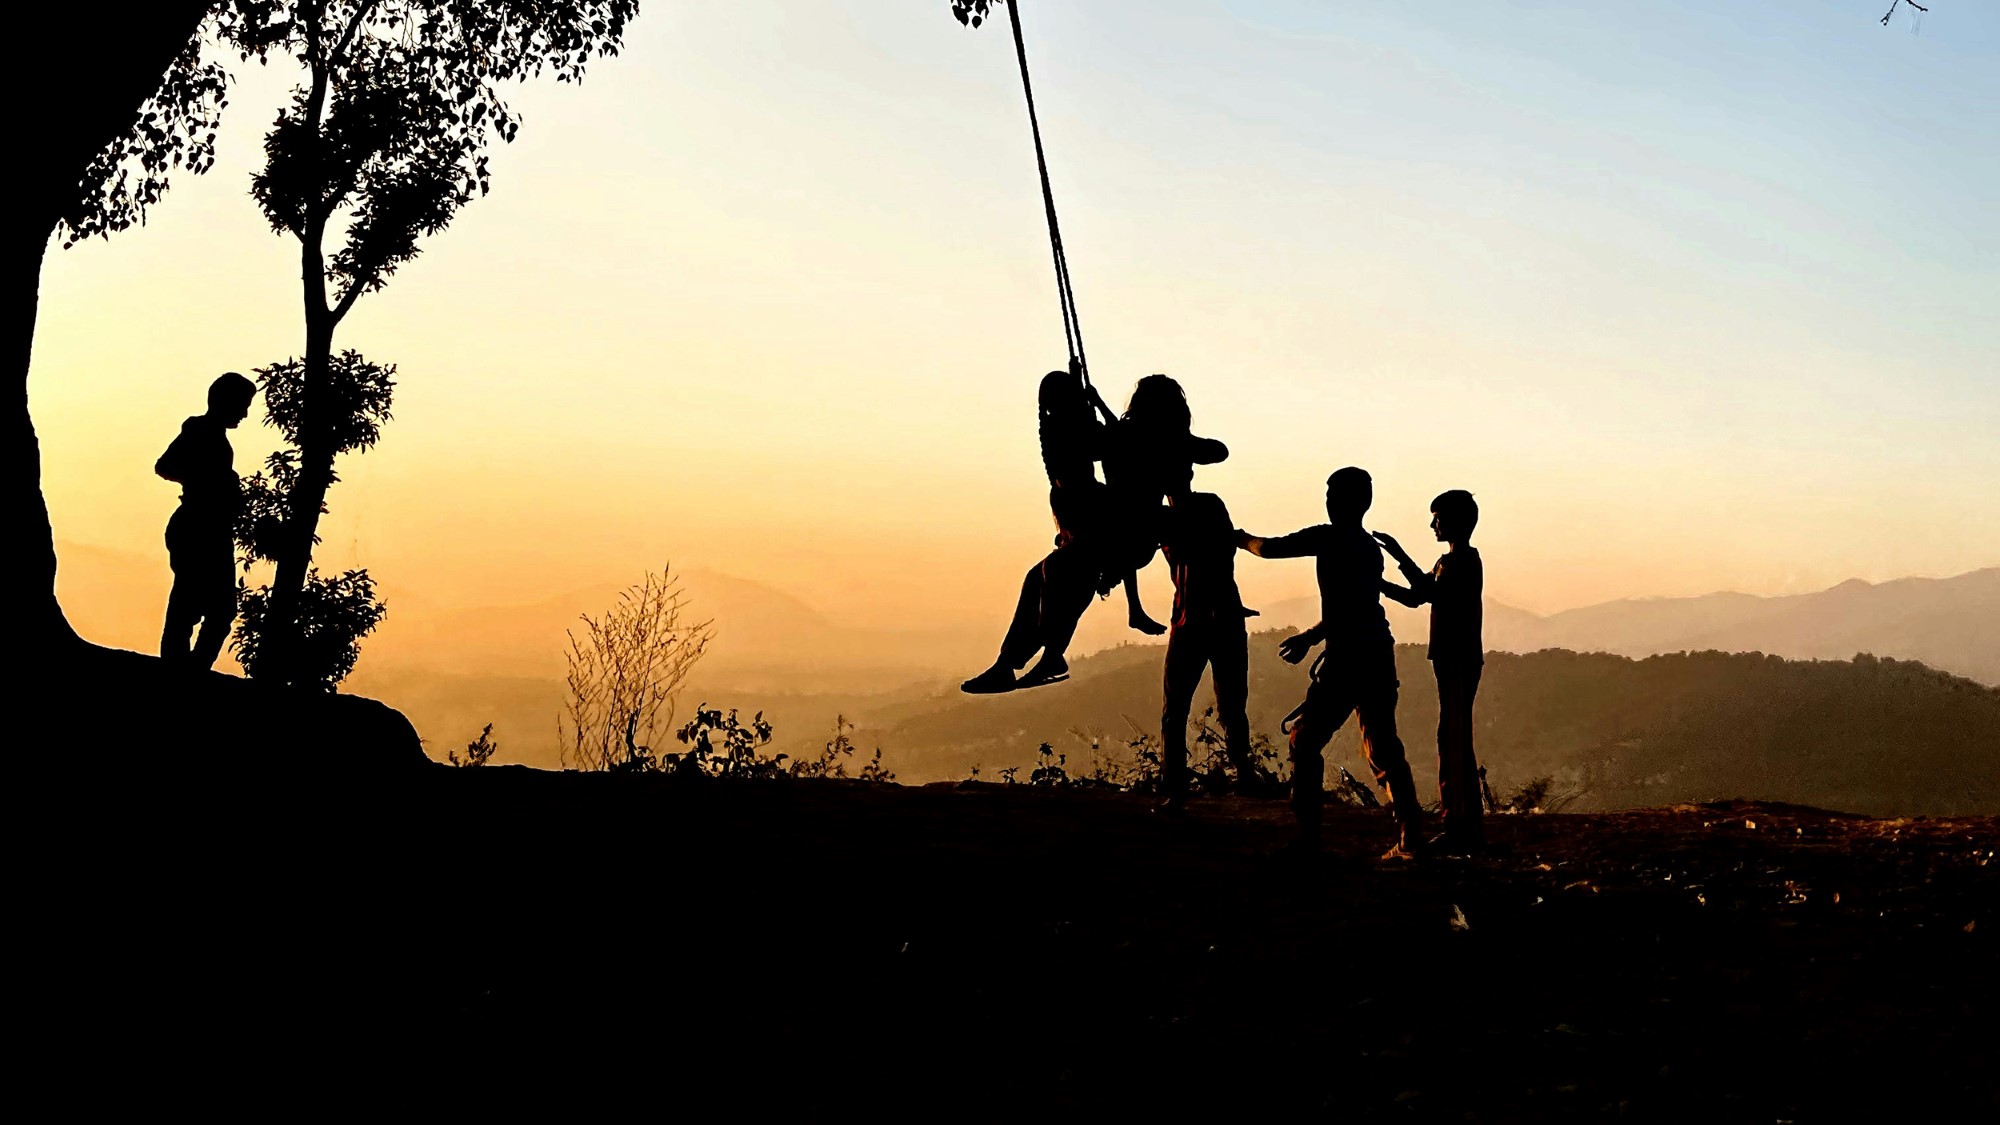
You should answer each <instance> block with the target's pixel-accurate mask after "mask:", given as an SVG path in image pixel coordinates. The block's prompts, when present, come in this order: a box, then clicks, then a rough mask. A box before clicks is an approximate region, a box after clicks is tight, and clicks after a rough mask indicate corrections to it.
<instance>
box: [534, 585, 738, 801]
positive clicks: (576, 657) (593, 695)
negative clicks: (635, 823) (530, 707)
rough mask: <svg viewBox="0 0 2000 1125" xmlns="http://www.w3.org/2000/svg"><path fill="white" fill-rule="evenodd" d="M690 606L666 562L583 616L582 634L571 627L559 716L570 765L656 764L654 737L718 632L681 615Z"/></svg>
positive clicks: (668, 722) (665, 726)
mask: <svg viewBox="0 0 2000 1125" xmlns="http://www.w3.org/2000/svg"><path fill="white" fill-rule="evenodd" d="M686 608H687V597H686V595H685V594H684V593H683V592H682V590H681V588H680V579H679V578H678V577H677V576H675V575H674V574H672V573H671V572H670V570H669V569H667V568H662V569H661V571H660V572H659V573H658V574H654V573H652V572H650V571H648V572H647V574H646V577H645V580H644V581H642V582H641V583H639V584H638V585H636V586H633V587H632V588H631V589H628V590H626V591H625V592H623V593H621V594H619V595H618V604H617V605H615V606H613V607H611V608H610V609H609V610H607V611H605V613H604V614H603V615H602V616H600V617H591V616H590V615H588V614H585V615H583V616H582V619H581V620H582V622H583V628H582V631H581V635H579V633H578V631H577V630H575V629H571V630H569V631H568V632H567V633H566V635H567V636H568V638H569V649H568V651H566V652H564V653H563V659H564V661H565V662H566V663H567V664H568V666H569V668H568V673H567V675H565V676H564V681H563V682H564V686H565V687H566V689H567V691H568V699H567V701H566V702H565V704H564V708H563V712H562V714H560V715H558V716H557V717H556V736H557V743H558V745H559V746H560V748H561V753H562V763H563V766H564V767H565V768H568V769H581V770H645V769H653V768H657V766H656V765H655V764H654V763H655V762H656V760H657V759H656V758H655V756H654V752H653V749H652V747H653V742H654V739H655V738H656V737H657V736H658V734H659V733H660V731H662V730H672V729H673V722H674V701H675V698H676V696H677V695H678V694H679V692H680V687H681V683H682V681H684V680H685V679H687V675H688V672H689V671H691V670H692V669H693V668H694V665H695V662H696V661H699V660H700V659H701V657H702V653H703V652H705V651H707V648H708V642H709V641H710V640H711V639H712V638H713V637H714V635H715V633H714V629H713V628H712V627H711V626H712V625H713V624H714V623H713V622H712V621H703V622H700V623H698V624H689V623H686V622H684V621H683V620H682V618H683V616H684V614H685V610H686Z"/></svg>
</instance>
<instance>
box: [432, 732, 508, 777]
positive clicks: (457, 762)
mask: <svg viewBox="0 0 2000 1125" xmlns="http://www.w3.org/2000/svg"><path fill="white" fill-rule="evenodd" d="M499 749H500V744H499V743H497V742H495V741H493V724H492V723H487V724H486V729H485V730H482V731H480V732H479V737H478V738H476V739H474V740H473V741H471V742H468V743H466V744H465V757H463V758H461V757H459V756H458V751H456V750H452V751H449V752H447V753H446V755H445V756H446V757H447V758H450V759H451V764H452V765H454V766H461V767H466V768H471V767H474V766H483V765H485V764H486V763H487V762H488V761H491V760H492V758H493V755H494V753H495V752H497V751H498V750H499Z"/></svg>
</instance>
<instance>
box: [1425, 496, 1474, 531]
mask: <svg viewBox="0 0 2000 1125" xmlns="http://www.w3.org/2000/svg"><path fill="white" fill-rule="evenodd" d="M1431 511H1433V512H1436V513H1437V514H1438V515H1441V516H1443V517H1444V518H1446V519H1448V520H1450V521H1452V522H1453V523H1455V524H1459V525H1461V526H1463V527H1464V528H1465V530H1466V533H1467V534H1470V533H1471V532H1472V529H1473V528H1475V527H1478V526H1479V502H1478V501H1477V500H1474V499H1473V498H1472V493H1470V492H1467V491H1466V490H1464V489H1463V488H1454V489H1451V490H1450V491H1448V492H1440V493H1438V494H1437V498H1436V499H1434V500H1432V501H1431Z"/></svg>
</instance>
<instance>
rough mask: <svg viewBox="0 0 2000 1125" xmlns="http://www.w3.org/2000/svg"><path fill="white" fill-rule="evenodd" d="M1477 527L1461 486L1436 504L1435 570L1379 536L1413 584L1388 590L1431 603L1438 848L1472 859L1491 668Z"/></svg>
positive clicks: (1385, 588)
mask: <svg viewBox="0 0 2000 1125" xmlns="http://www.w3.org/2000/svg"><path fill="white" fill-rule="evenodd" d="M1477 526H1479V505H1478V503H1476V502H1475V501H1474V500H1473V499H1472V493H1470V492H1467V491H1465V490H1464V489H1459V488H1454V489H1452V490H1451V491H1450V492H1441V493H1439V494H1438V496H1437V499H1435V500H1432V501H1431V531H1432V532H1433V533H1434V534H1436V536H1437V538H1438V542H1440V543H1443V544H1444V545H1445V553H1444V554H1443V555H1441V556H1439V557H1438V561H1437V565H1436V566H1433V567H1432V568H1431V569H1430V571H1429V572H1428V573H1426V572H1425V571H1424V570H1422V569H1421V568H1419V567H1418V566H1417V564H1416V562H1415V561H1414V560H1412V559H1411V558H1410V555H1409V552H1407V551H1405V550H1403V545H1402V544H1400V543H1398V542H1396V540H1395V537H1394V536H1391V535H1386V534H1384V533H1382V532H1379V531H1378V532H1376V533H1375V538H1376V539H1378V540H1380V541H1381V543H1382V546H1383V547H1384V548H1386V549H1387V550H1388V552H1389V554H1391V555H1393V556H1394V557H1395V559H1396V565H1397V566H1398V567H1399V568H1400V569H1401V570H1402V572H1403V577H1404V578H1405V579H1407V580H1408V581H1409V583H1410V588H1409V589H1407V590H1406V589H1404V588H1403V587H1401V586H1398V585H1396V584H1395V583H1393V582H1384V583H1383V584H1382V592H1383V593H1385V594H1388V595H1389V596H1390V597H1392V598H1394V599H1396V600H1397V601H1399V602H1402V603H1403V604H1404V605H1408V606H1419V605H1423V604H1424V603H1425V602H1429V603H1430V607H1431V646H1430V658H1431V673H1432V674H1433V675H1435V676H1436V677H1437V687H1438V803H1439V805H1440V806H1441V807H1442V808H1443V810H1444V833H1443V835H1441V836H1439V837H1438V838H1437V839H1436V840H1433V841H1432V843H1433V844H1435V845H1437V846H1438V847H1439V849H1440V850H1442V851H1444V852H1446V853H1449V854H1455V855H1470V854H1472V853H1474V852H1477V851H1479V850H1480V849H1481V848H1482V847H1484V846H1485V843H1486V832H1485V822H1484V819H1483V815H1484V811H1483V810H1482V809H1481V807H1480V793H1479V760H1478V758H1477V757H1476V756H1475V755H1474V754H1473V752H1472V700H1473V697H1474V696H1476V695H1478V694H1479V674H1480V672H1481V671H1483V670H1484V669H1485V666H1486V648H1485V645H1484V644H1483V643H1482V642H1481V638H1480V625H1481V617H1482V616H1483V614H1484V611H1483V609H1482V604H1481V599H1482V596H1483V594H1484V593H1485V587H1486V570H1485V566H1484V564H1482V563H1481V562H1480V561H1479V550H1478V548H1476V547H1474V546H1472V529H1473V528H1475V527H1477Z"/></svg>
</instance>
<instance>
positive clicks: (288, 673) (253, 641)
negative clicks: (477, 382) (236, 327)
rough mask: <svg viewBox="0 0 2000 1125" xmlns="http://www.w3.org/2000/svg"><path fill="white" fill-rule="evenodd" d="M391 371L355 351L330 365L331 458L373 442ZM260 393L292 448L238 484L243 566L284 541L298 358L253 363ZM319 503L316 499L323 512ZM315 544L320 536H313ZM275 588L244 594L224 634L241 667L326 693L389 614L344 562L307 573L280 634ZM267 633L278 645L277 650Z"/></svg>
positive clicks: (385, 408) (293, 478) (295, 471)
mask: <svg viewBox="0 0 2000 1125" xmlns="http://www.w3.org/2000/svg"><path fill="white" fill-rule="evenodd" d="M395 375H396V369H395V368H394V367H384V366H381V365H379V364H373V363H369V362H368V361H367V360H365V359H363V358H361V353H359V352H356V351H352V350H349V351H344V352H341V353H340V354H339V355H337V356H334V357H333V359H332V361H331V362H330V363H329V364H328V366H327V380H326V384H325V395H324V400H323V406H324V408H325V409H326V411H327V413H328V414H329V415H330V416H331V418H332V421H333V424H332V426H331V427H330V430H329V432H328V434H327V440H328V441H329V442H330V444H331V445H332V447H333V452H334V454H335V455H336V456H337V455H339V454H342V453H349V452H357V451H361V450H366V449H369V448H371V447H372V446H374V444H375V442H376V441H377V440H378V439H379V438H380V437H381V436H382V423H384V422H387V421H388V420H389V406H390V401H391V398H392V396H393V395H394V393H395V389H396V381H395ZM257 377H258V379H257V381H258V384H259V389H260V390H262V391H263V398H264V417H265V420H266V421H268V422H270V424H271V425H273V426H276V427H277V428H278V431H279V432H280V433H282V434H284V435H285V440H286V441H288V442H290V443H291V448H289V449H281V450H278V451H277V452H276V453H273V454H271V457H270V459H269V460H268V461H266V462H265V465H264V470H263V471H262V472H260V473H257V474H256V475H255V476H252V477H251V478H250V479H249V480H246V481H244V482H243V506H242V509H241V510H240V512H239V513H238V515H237V523H236V549H237V558H238V560H239V561H240V562H241V563H242V566H243V570H244V572H245V573H248V572H249V571H250V569H251V567H252V566H253V565H254V564H256V563H258V562H278V561H280V559H281V556H282V552H283V551H284V550H285V548H286V547H287V545H288V543H289V539H290V537H289V535H288V534H287V522H286V521H287V518H288V516H289V514H290V512H291V510H292V504H293V498H294V496H295V495H296V493H297V491H298V483H299V459H300V457H299V445H300V436H301V417H302V411H301V408H300V402H301V400H302V399H303V397H304V391H305V365H304V364H302V363H300V362H299V361H298V360H296V359H290V360H286V361H285V362H283V363H274V364H272V365H271V366H269V367H260V368H258V369H257ZM324 510H325V507H324V504H322V507H321V511H324ZM314 542H318V537H317V536H315V537H314ZM273 601H274V598H273V594H272V590H271V588H270V587H269V586H263V587H260V588H258V589H256V590H252V591H250V592H249V593H248V594H247V595H245V596H244V598H243V600H242V603H241V605H240V606H239V609H238V612H239V614H240V617H241V620H240V621H239V622H238V624H237V627H236V636H235V638H234V639H233V640H232V641H231V642H230V643H231V645H232V646H233V647H234V648H235V649H236V654H237V659H238V660H240V661H241V662H242V664H243V670H244V671H245V672H248V673H249V674H250V675H251V676H253V677H256V678H259V679H276V680H279V681H281V682H283V683H288V684H296V685H300V686H311V687H318V688H321V689H323V690H326V691H332V690H334V689H335V688H337V687H338V686H340V681H341V680H343V679H346V678H347V674H348V673H349V672H351V671H353V670H354V663H355V661H356V660H357V659H359V658H360V655H361V638H363V637H365V636H367V635H368V634H369V633H371V632H373V631H374V629H375V626H377V625H379V624H381V622H382V618H383V617H384V616H385V615H386V614H387V613H388V609H387V607H385V606H384V605H383V604H382V602H381V599H379V598H377V597H376V596H375V582H374V580H373V579H372V578H370V577H369V574H368V572H367V571H366V570H349V571H347V572H345V573H343V574H340V575H337V576H334V577H322V576H321V575H320V573H319V571H318V570H317V569H308V570H307V571H306V580H305V585H304V586H303V587H301V588H300V589H299V591H298V593H297V597H296V599H295V601H294V604H293V606H292V609H291V612H290V615H289V617H288V618H287V619H286V620H285V621H284V622H283V623H282V624H283V626H284V629H283V631H282V632H280V631H279V630H278V629H277V628H276V626H278V625H279V624H280V623H279V622H277V621H275V620H274V617H273V614H272V603H273ZM274 633H276V634H277V635H278V644H282V645H284V646H286V647H285V649H280V650H279V651H278V652H276V653H274V652H273V650H274V648H277V645H275V644H274V643H273V639H274Z"/></svg>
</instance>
